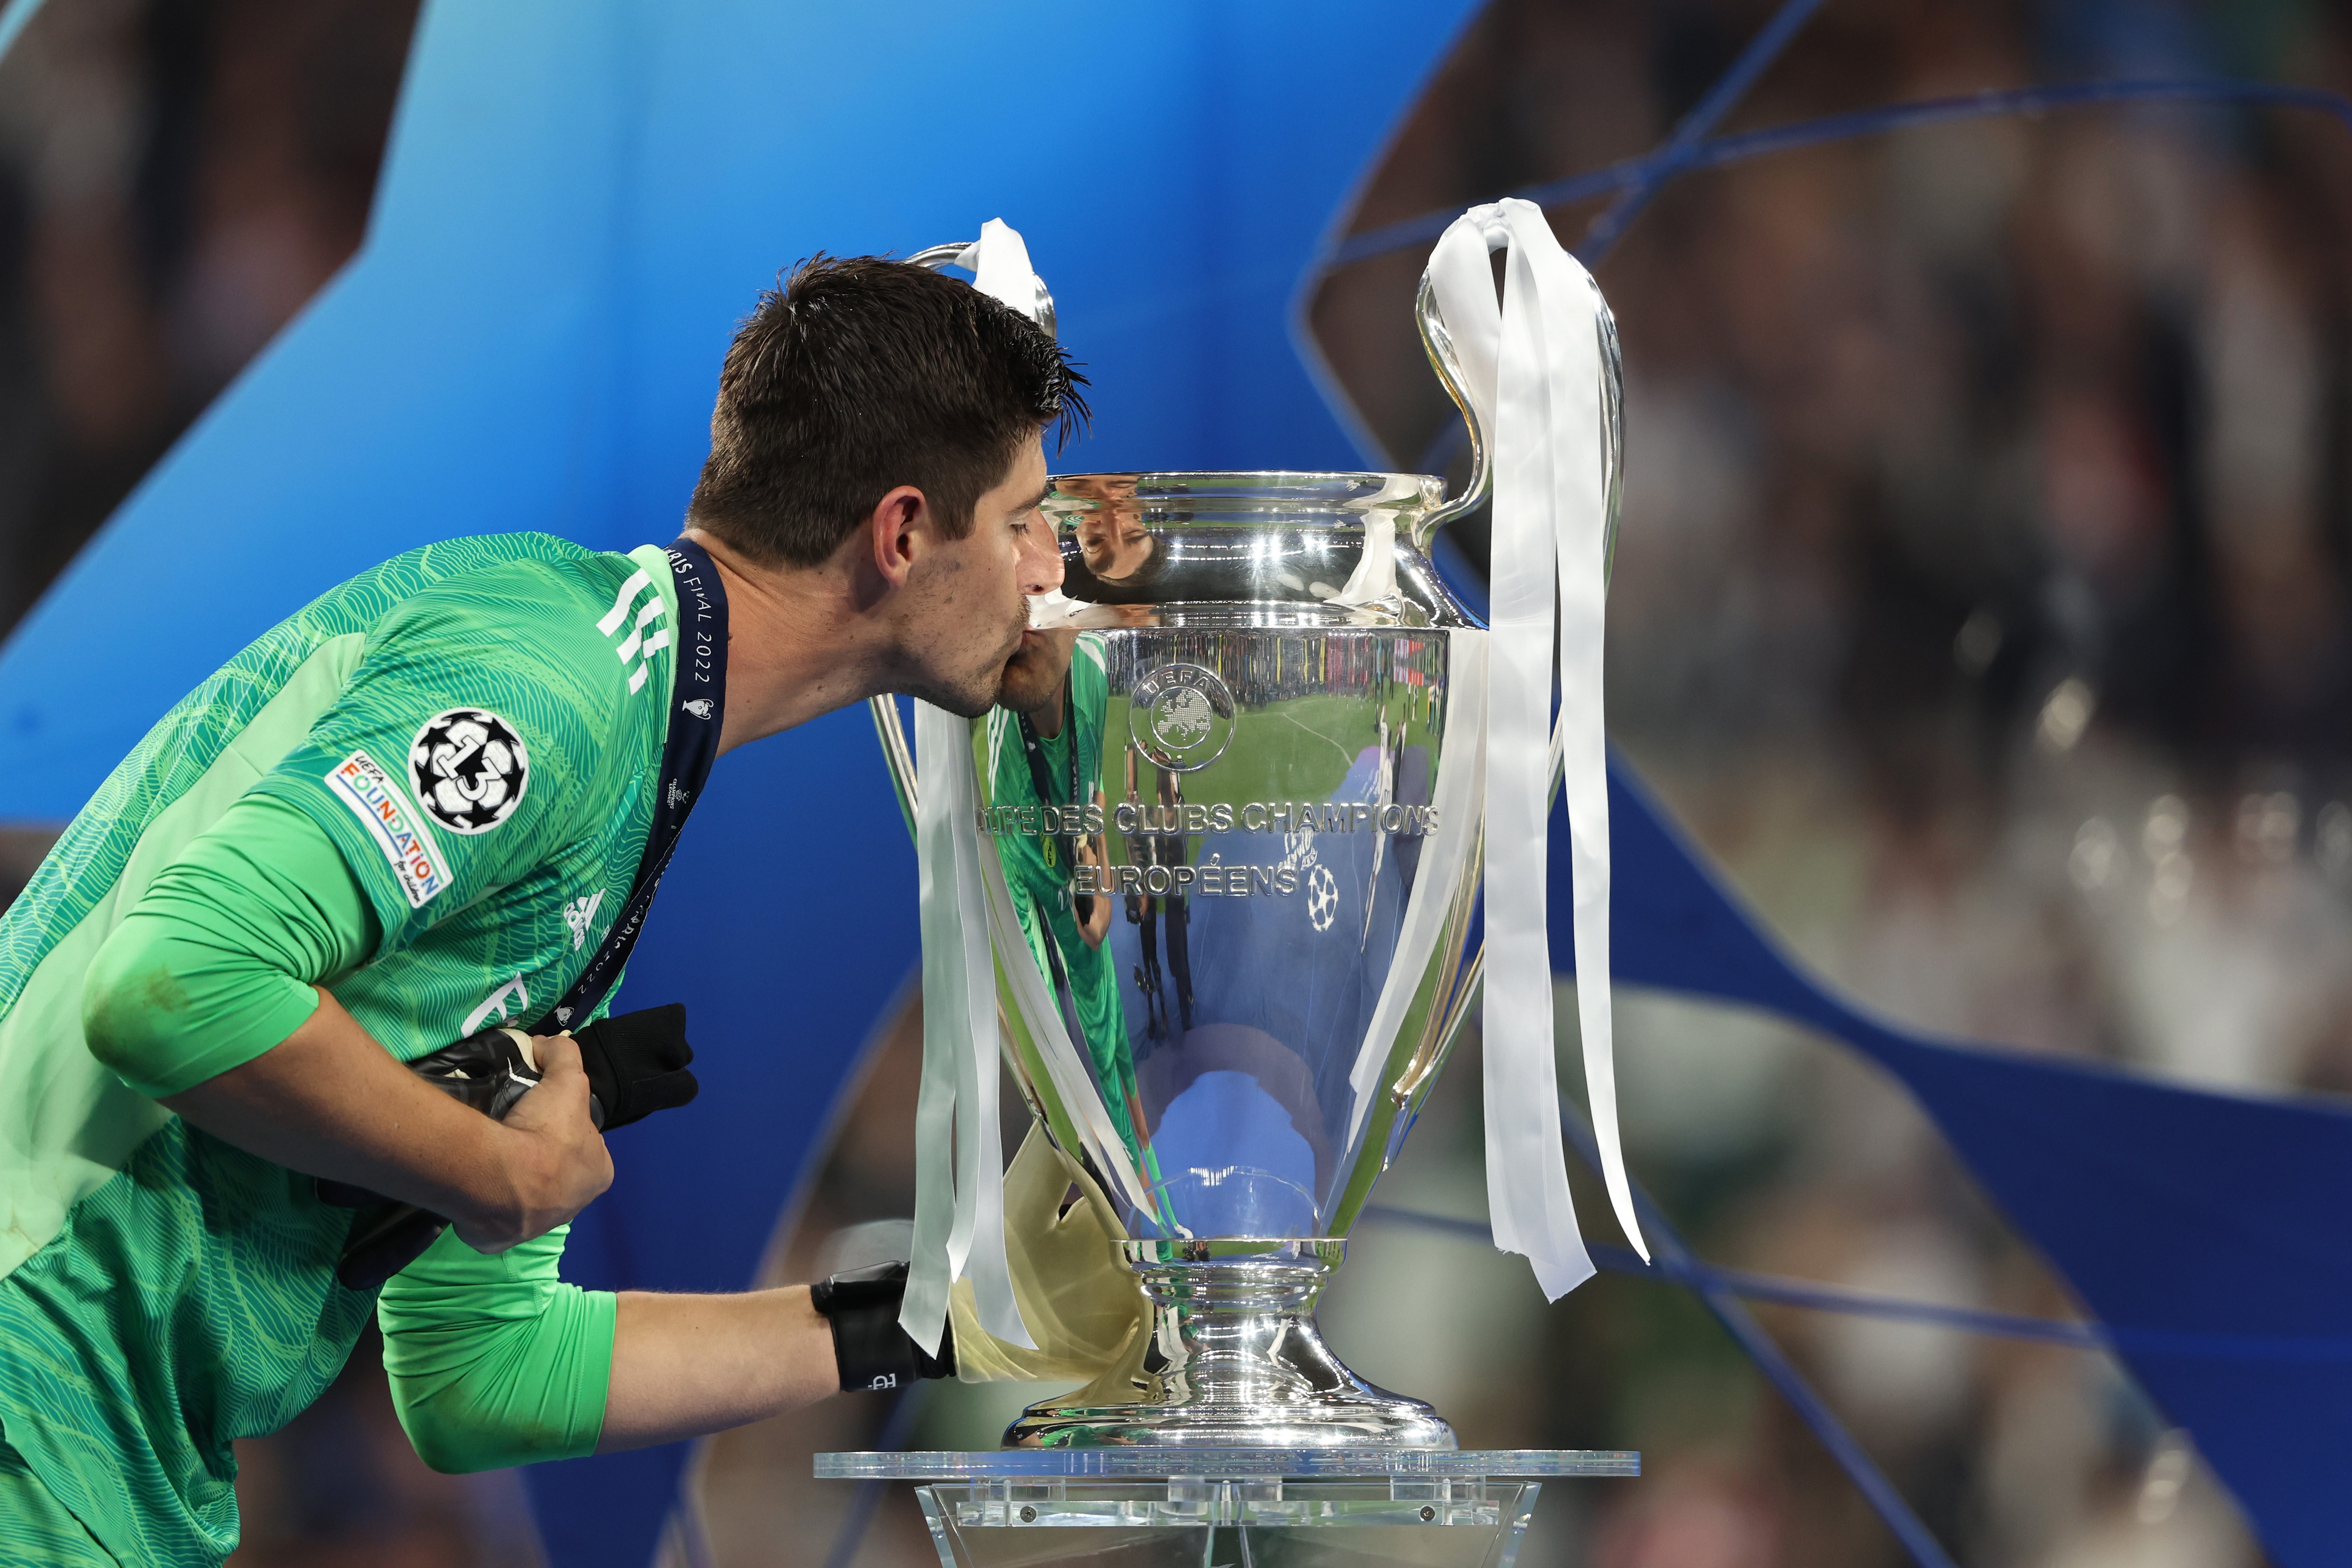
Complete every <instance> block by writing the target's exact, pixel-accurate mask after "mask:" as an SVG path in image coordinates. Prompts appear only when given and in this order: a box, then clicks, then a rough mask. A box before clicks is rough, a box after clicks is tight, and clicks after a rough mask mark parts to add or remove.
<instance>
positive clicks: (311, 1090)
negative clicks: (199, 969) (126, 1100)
mask: <svg viewBox="0 0 2352 1568" xmlns="http://www.w3.org/2000/svg"><path fill="white" fill-rule="evenodd" d="M541 1049H542V1050H544V1051H546V1053H547V1054H546V1055H545V1056H543V1057H542V1058H541V1066H542V1067H550V1066H552V1065H553V1064H555V1063H556V1062H557V1061H559V1060H560V1061H561V1062H562V1064H563V1068H564V1069H566V1070H562V1071H559V1072H555V1073H551V1074H550V1075H549V1079H548V1081H549V1082H553V1083H559V1084H561V1083H563V1082H566V1081H568V1083H569V1086H570V1087H569V1089H566V1090H564V1091H563V1092H559V1093H554V1094H551V1095H550V1096H549V1097H548V1102H547V1103H544V1104H541V1105H539V1106H536V1107H534V1108H532V1110H531V1112H530V1115H529V1116H528V1117H527V1118H526V1117H525V1116H524V1111H523V1107H522V1106H520V1105H518V1106H517V1107H516V1108H515V1110H513V1111H512V1112H509V1115H510V1116H512V1117H516V1118H519V1119H521V1120H520V1121H507V1122H499V1121H491V1120H490V1119H489V1118H488V1117H487V1116H485V1115H483V1114H482V1113H481V1112H480V1111H478V1110H474V1109H473V1108H472V1107H471V1106H467V1105H462V1104H460V1103H458V1102H457V1100H452V1099H451V1098H449V1096H447V1095H446V1094H444V1093H442V1092H441V1090H439V1089H435V1088H434V1087H433V1086H432V1085H431V1084H428V1083H426V1082H425V1080H424V1079H420V1078H418V1077H417V1076H416V1075H415V1073H412V1072H410V1071H409V1070H408V1069H407V1068H404V1067H403V1066H402V1065H401V1064H400V1063H399V1062H397V1061H395V1060H394V1059H393V1056H392V1053H391V1052H389V1051H387V1050H385V1049H384V1048H383V1047H382V1046H380V1045H378V1044H377V1043H376V1042H375V1041H374V1040H373V1039H372V1038H370V1037H369V1036H368V1032H367V1031H366V1030H365V1029H363V1028H362V1027H361V1026H360V1025H359V1021H358V1020H357V1019H355V1018H353V1017H352V1016H351V1015H350V1014H349V1013H347V1012H345V1011H343V1008H342V1005H341V1003H339V1002H337V1001H336V1000H335V999H334V997H333V995H331V994H330V993H328V992H326V991H324V990H321V991H320V993H319V1008H318V1011H317V1012H315V1013H313V1014H311V1015H310V1017H309V1018H307V1019H305V1020H304V1021H303V1024H302V1026H301V1027H300V1028H299V1029H297V1030H295V1031H294V1032H293V1033H292V1034H291V1035H289V1036H288V1037H286V1038H285V1039H284V1040H282V1041H280V1042H279V1043H278V1044H277V1045H276V1046H273V1047H270V1048H269V1049H268V1050H266V1051H264V1052H262V1053H261V1055H259V1056H257V1057H256V1058H253V1059H252V1060H251V1061H249V1062H247V1063H245V1064H243V1065H242V1066H239V1067H234V1068H230V1069H229V1070H228V1071H226V1072H225V1073H222V1074H220V1075H219V1076H217V1077H215V1078H210V1079H205V1081H204V1082H202V1083H200V1084H197V1085H196V1086H195V1087H194V1088H193V1089H185V1090H184V1091H182V1092H181V1093H178V1094H175V1095H172V1096H170V1097H168V1098H167V1099H165V1100H163V1104H164V1105H165V1106H167V1107H169V1108H170V1109H171V1110H173V1111H174V1112H176V1113H177V1114H178V1115H179V1116H180V1117H181V1118H183V1119H184V1121H188V1122H189V1123H191V1124H192V1125H194V1126H196V1127H200V1128H202V1129H203V1130H204V1131H206V1132H209V1133H211V1134H212V1135H213V1136H215V1137H216V1138H218V1139H220V1140H222V1141H223V1142H227V1143H233V1144H235V1145H236V1147H238V1148H240V1149H243V1150H245V1151H246V1152H248V1153H252V1154H257V1155H259V1156H260V1157H261V1158H263V1159H265V1160H268V1161H271V1162H272V1163H277V1164H280V1165H284V1166H286V1167H288V1168H289V1169H290V1170H296V1171H300V1172H302V1173H305V1174H308V1175H312V1176H320V1177H323V1178H325V1179H326V1180H329V1181H332V1182H341V1183H345V1184H349V1185H351V1186H355V1187H366V1188H368V1189H370V1190H371V1191H373V1192H377V1193H381V1194H383V1195H384V1196H385V1197H387V1198H390V1199H392V1200H394V1202H397V1203H404V1204H414V1205H416V1206H417V1207H418V1208H421V1209H425V1210H427V1211H429V1212H431V1213H433V1214H437V1215H448V1216H449V1217H450V1219H451V1220H452V1221H453V1222H455V1223H456V1225H457V1228H458V1231H459V1234H460V1235H462V1236H464V1237H466V1239H467V1241H468V1242H469V1243H471V1244H472V1245H474V1246H477V1247H485V1248H486V1249H488V1250H491V1251H499V1250H502V1249H504V1248H506V1247H513V1246H515V1245H517V1244H518V1243H520V1242H523V1241H528V1240H529V1239H530V1238H531V1237H535V1236H541V1235H544V1234H545V1233H546V1232H548V1231H550V1230H552V1229H554V1228H555V1227H556V1226H559V1225H562V1223H563V1222H564V1221H566V1220H568V1219H570V1218H571V1217H572V1215H575V1214H577V1213H579V1212H580V1210H581V1209H583V1207H585V1206H586V1205H587V1204H588V1201H589V1200H590V1199H591V1198H593V1197H594V1196H595V1195H596V1194H599V1193H601V1192H603V1191H604V1189H605V1187H606V1186H608V1185H610V1184H611V1183H612V1180H613V1162H612V1157H611V1156H610V1155H609V1154H607V1153H606V1152H605V1151H604V1140H603V1139H602V1138H600V1137H599V1136H598V1135H597V1133H596V1131H595V1128H594V1126H593V1123H591V1122H590V1121H589V1119H588V1080H587V1078H586V1075H585V1074H584V1073H583V1072H582V1070H581V1067H580V1055H579V1049H578V1047H575V1046H573V1045H572V1043H571V1042H570V1041H569V1040H564V1041H562V1042H561V1043H560V1044H558V1043H553V1042H541ZM542 1088H544V1085H543V1086H542ZM540 1094H541V1090H540V1089H534V1090H532V1091H531V1092H530V1094H527V1095H525V1096H523V1100H524V1102H525V1104H528V1103H529V1102H530V1101H531V1100H538V1099H539V1098H540Z"/></svg>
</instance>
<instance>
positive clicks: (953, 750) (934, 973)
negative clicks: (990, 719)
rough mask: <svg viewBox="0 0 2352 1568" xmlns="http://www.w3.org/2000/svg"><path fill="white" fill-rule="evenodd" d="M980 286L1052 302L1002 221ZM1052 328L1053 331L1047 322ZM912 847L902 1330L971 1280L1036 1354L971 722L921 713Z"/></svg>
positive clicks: (987, 1321)
mask: <svg viewBox="0 0 2352 1568" xmlns="http://www.w3.org/2000/svg"><path fill="white" fill-rule="evenodd" d="M955 261H956V264H957V265H959V266H961V267H965V268H970V269H971V272H972V274H973V287H975V288H977V289H979V290H980V291H981V292H982V293H983V294H986V295H988V296H990V297H991V298H992V299H995V300H1001V301H1003V303H1004V304H1007V305H1010V306H1011V307H1013V309H1014V310H1018V311H1020V312H1021V313H1022V314H1023V315H1024V316H1027V317H1029V318H1030V319H1031V320H1032V321H1035V320H1036V319H1037V317H1038V315H1039V313H1040V311H1041V310H1043V309H1046V308H1048V307H1045V306H1044V305H1043V304H1042V303H1041V302H1042V301H1044V300H1045V299H1046V295H1045V289H1043V288H1042V287H1041V286H1040V285H1039V283H1038V281H1037V279H1036V275H1035V274H1034V272H1032V271H1031V269H1030V266H1029V249H1028V247H1027V246H1026V245H1024V243H1023V242H1022V239H1021V237H1020V235H1018V234H1016V233H1015V232H1013V229H1012V228H1011V227H1009V226H1007V225H1006V224H1005V222H1004V220H1003V219H1002V218H991V219H989V221H988V222H987V224H986V225H984V226H982V229H981V231H980V239H979V240H978V242H977V243H975V244H973V245H971V246H970V247H966V248H965V250H964V251H963V253H962V254H961V255H960V256H958V257H957V258H955ZM1041 324H1043V323H1041ZM915 770H916V780H917V784H916V790H915V847H916V851H917V858H918V860H919V863H920V866H921V883H920V890H919V910H920V915H919V923H920V926H921V931H922V939H923V1080H922V1088H921V1089H920V1091H919V1094H918V1096H917V1099H916V1104H915V1130H916V1145H915V1246H914V1252H915V1256H914V1258H912V1259H911V1261H910V1264H909V1267H908V1272H907V1293H906V1296H905V1299H904V1301H903V1304H902V1305H901V1307H900V1309H899V1313H898V1322H899V1326H900V1327H902V1328H904V1329H905V1330H906V1331H907V1332H908V1335H909V1336H910V1337H911V1338H912V1339H913V1340H914V1342H916V1343H917V1344H919V1345H920V1346H922V1347H923V1351H924V1352H925V1353H926V1354H929V1355H937V1354H938V1353H939V1348H940V1333H941V1331H942V1330H943V1328H944V1327H945V1325H946V1322H947V1315H948V1296H949V1292H950V1289H951V1288H952V1287H953V1285H954V1282H955V1281H956V1280H958V1279H964V1278H966V1277H967V1276H969V1277H970V1279H971V1284H972V1298H973V1305H974V1307H975V1308H976V1309H977V1311H978V1314H979V1318H980V1321H981V1324H982V1327H984V1328H986V1329H987V1330H988V1331H989V1332H990V1333H992V1334H994V1335H995V1336H996V1337H997V1338H999V1339H1001V1340H1003V1341H1005V1342H1008V1343H1011V1344H1013V1345H1017V1346H1020V1347H1022V1348H1024V1349H1034V1348H1035V1347H1034V1345H1032V1344H1031V1342H1030V1338H1029V1331H1028V1330H1027V1329H1026V1328H1025V1327H1024V1325H1023V1323H1022V1321H1021V1310H1020V1307H1019V1305H1018V1303H1017V1302H1016V1301H1015V1300H1013V1279H1012V1275H1011V1271H1010V1268H1009V1266H1008V1264H1007V1262H1006V1260H1005V1254H1004V1147H1003V1137H1002V1134H1001V1133H1000V1131H999V1128H998V1122H997V1090H998V1070H999V1069H998V1068H997V1062H996V1058H997V1048H998V1047H997V1022H996V959H995V953H994V952H993V949H992V945H991V943H990V941H989V928H990V919H989V906H988V881H987V873H986V870H985V869H984V868H983V867H982V860H981V857H982V855H984V854H987V853H989V851H987V850H985V849H984V848H983V847H982V845H981V843H980V836H979V833H978V831H977V829H976V828H975V827H974V826H973V823H972V812H973V807H974V805H975V804H976V801H977V794H978V792H977V788H976V785H975V783H974V780H973V777H972V748H971V722H970V721H967V720H964V719H961V718H958V717H957V716H956V715H954V714H952V713H950V712H948V711H946V710H944V709H940V708H935V707H933V706H931V705H930V704H929V703H928V702H924V701H920V700H918V701H917V702H916V704H915Z"/></svg>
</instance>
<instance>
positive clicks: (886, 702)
mask: <svg viewBox="0 0 2352 1568" xmlns="http://www.w3.org/2000/svg"><path fill="white" fill-rule="evenodd" d="M866 710H867V711H868V712H870V713H872V714H873V715H874V734H875V738H876V739H877V740H879V741H880V742H882V763H883V765H884V766H886V767H887V768H888V769H889V770H890V787H891V788H893V789H895V790H896V791H898V810H899V811H900V812H901V813H902V814H904V815H905V816H906V818H907V837H909V838H912V837H915V744H914V742H912V741H910V740H908V737H907V727H906V726H905V725H904V724H901V723H900V722H898V699H897V698H895V697H892V696H891V695H890V694H889V693H887V692H885V693H883V694H882V695H881V696H879V697H869V698H867V699H866Z"/></svg>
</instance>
